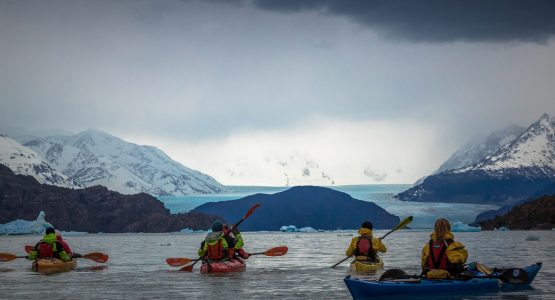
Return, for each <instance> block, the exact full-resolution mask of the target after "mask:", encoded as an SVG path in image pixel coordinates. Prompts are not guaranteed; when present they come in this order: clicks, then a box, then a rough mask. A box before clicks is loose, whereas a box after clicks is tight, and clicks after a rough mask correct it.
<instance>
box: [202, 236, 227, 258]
mask: <svg viewBox="0 0 555 300" xmlns="http://www.w3.org/2000/svg"><path fill="white" fill-rule="evenodd" d="M207 247H208V251H207V252H206V255H207V256H208V259H222V258H224V257H225V253H224V246H223V244H222V239H219V240H218V242H217V243H215V244H214V245H210V244H208V245H207Z"/></svg>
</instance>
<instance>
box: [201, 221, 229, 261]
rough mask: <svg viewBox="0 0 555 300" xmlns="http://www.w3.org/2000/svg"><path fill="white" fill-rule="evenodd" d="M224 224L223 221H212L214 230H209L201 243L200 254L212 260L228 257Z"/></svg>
mask: <svg viewBox="0 0 555 300" xmlns="http://www.w3.org/2000/svg"><path fill="white" fill-rule="evenodd" d="M223 231H224V224H223V223H222V222H221V221H214V223H212V232H209V233H208V234H207V235H206V237H205V238H204V241H202V243H201V244H200V249H198V255H199V256H200V257H206V258H208V259H211V260H217V259H223V258H226V257H227V253H228V248H229V247H228V244H227V241H226V239H225V238H224V232H223Z"/></svg>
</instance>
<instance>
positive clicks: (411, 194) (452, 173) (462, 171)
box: [396, 114, 555, 205]
mask: <svg viewBox="0 0 555 300" xmlns="http://www.w3.org/2000/svg"><path fill="white" fill-rule="evenodd" d="M500 144H501V143H500ZM554 182H555V118H553V117H550V116H549V115H547V114H544V115H543V116H542V117H541V118H540V119H539V120H538V121H536V122H535V123H534V124H532V125H531V126H530V127H528V128H527V129H526V131H525V132H523V133H522V134H521V135H519V136H518V137H517V138H516V139H513V140H512V141H511V142H509V143H506V144H504V145H502V146H501V147H500V148H499V149H497V151H495V152H494V153H493V154H491V155H489V156H487V157H485V158H483V159H481V160H479V161H478V162H476V163H474V164H472V165H470V166H466V167H463V168H459V169H455V170H449V171H444V172H442V173H439V174H435V175H431V176H429V177H427V178H426V179H424V181H423V182H422V183H420V184H418V185H416V186H414V187H412V188H410V189H408V190H407V191H404V192H402V193H400V194H398V195H397V196H396V197H398V198H399V199H401V200H411V201H430V202H462V203H492V204H499V205H513V204H515V203H518V202H519V201H522V200H525V199H527V198H529V197H530V196H534V195H536V194H537V193H538V192H540V191H542V190H543V189H544V188H545V187H546V186H549V185H551V184H553V183H554Z"/></svg>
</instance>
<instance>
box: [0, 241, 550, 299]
mask: <svg viewBox="0 0 555 300" xmlns="http://www.w3.org/2000/svg"><path fill="white" fill-rule="evenodd" d="M383 233H385V231H377V233H376V235H377V236H380V235H382V234H383ZM354 234H355V232H354V231H353V232H325V233H278V232H275V233H248V232H247V233H244V237H245V242H246V249H247V250H249V251H251V252H258V251H264V250H267V249H268V248H271V247H273V246H279V245H286V246H288V247H289V253H288V254H287V255H286V256H283V257H265V256H255V257H251V259H249V260H248V266H247V270H246V271H245V272H243V273H237V274H227V275H223V276H213V275H203V274H200V273H199V272H198V270H195V271H196V272H194V273H185V272H177V271H174V269H173V268H172V267H170V266H168V265H166V264H165V262H164V259H165V258H166V257H190V258H194V257H195V253H196V249H197V246H198V244H199V243H200V241H201V240H202V239H203V237H204V234H110V235H97V234H90V235H85V236H70V237H66V240H67V241H68V242H69V243H70V246H71V247H72V248H73V249H74V251H76V252H80V253H87V252H93V251H103V252H106V253H107V254H109V255H110V257H111V259H110V261H109V262H108V263H107V264H106V265H107V268H106V269H103V270H96V271H95V270H90V269H89V268H90V267H92V266H95V265H97V264H96V263H94V262H91V261H87V260H80V264H79V265H78V269H77V270H76V271H73V272H69V273H61V274H55V275H41V274H36V273H33V272H31V271H30V262H28V261H26V260H24V259H18V260H16V261H12V262H7V263H0V268H1V272H0V287H1V288H0V298H1V299H26V300H29V299H33V298H35V299H36V298H37V297H41V299H43V298H48V299H169V298H181V299H184V298H186V299H221V298H222V297H224V298H227V299H260V298H265V299H302V298H304V299H349V298H350V294H349V292H348V290H347V289H346V287H345V285H344V283H343V281H342V279H343V278H344V277H345V275H346V273H347V270H348V264H347V263H345V264H343V265H342V266H340V267H338V268H337V269H330V268H329V266H331V265H333V264H334V263H335V262H337V261H339V260H341V259H342V257H343V256H342V255H343V253H344V251H345V248H346V247H347V246H348V244H349V241H350V239H351V238H352V235H354ZM428 234H429V232H428V231H417V230H406V231H400V232H396V233H393V234H392V235H390V236H388V237H387V239H386V240H384V242H385V243H386V245H387V247H388V249H389V251H388V253H387V254H385V255H383V257H384V260H385V264H386V269H388V268H401V269H404V270H406V271H408V272H418V271H419V269H418V265H419V261H420V251H421V249H422V246H423V245H424V243H426V242H427V239H428ZM530 236H535V237H537V238H539V240H537V241H526V239H527V238H528V237H530ZM39 238H40V237H39V236H0V252H8V253H14V254H17V255H22V254H23V251H22V249H23V246H24V245H25V244H33V243H35V242H36V241H37V240H38V239H39ZM456 239H457V240H460V241H462V242H463V243H465V244H466V246H467V248H468V249H469V252H470V258H469V261H479V262H482V263H485V264H488V265H490V266H524V265H527V264H531V263H534V262H537V261H543V262H544V267H543V269H542V270H541V271H540V273H539V275H538V277H537V278H536V280H535V282H534V283H533V285H532V288H530V289H518V290H511V291H507V292H502V293H492V294H479V295H472V294H471V295H450V296H447V295H442V296H441V297H439V298H438V297H436V298H433V299H445V298H450V299H451V298H452V299H555V296H554V295H555V279H554V278H555V267H554V266H555V257H554V253H555V232H553V231H505V232H491V231H490V232H478V233H457V234H456ZM375 276H379V274H377V275H375ZM45 292H47V296H45V294H44V293H45ZM426 299H430V297H426Z"/></svg>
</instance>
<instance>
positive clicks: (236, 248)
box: [224, 224, 249, 259]
mask: <svg viewBox="0 0 555 300" xmlns="http://www.w3.org/2000/svg"><path fill="white" fill-rule="evenodd" d="M228 231H229V226H227V225H225V224H224V235H225V239H226V242H227V246H228V257H233V256H235V254H237V255H238V256H239V257H240V258H243V259H247V258H249V253H248V252H247V251H245V250H244V249H243V246H244V245H245V243H244V242H243V237H242V236H241V232H239V229H237V228H235V227H234V228H233V229H231V232H229V233H228Z"/></svg>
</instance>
